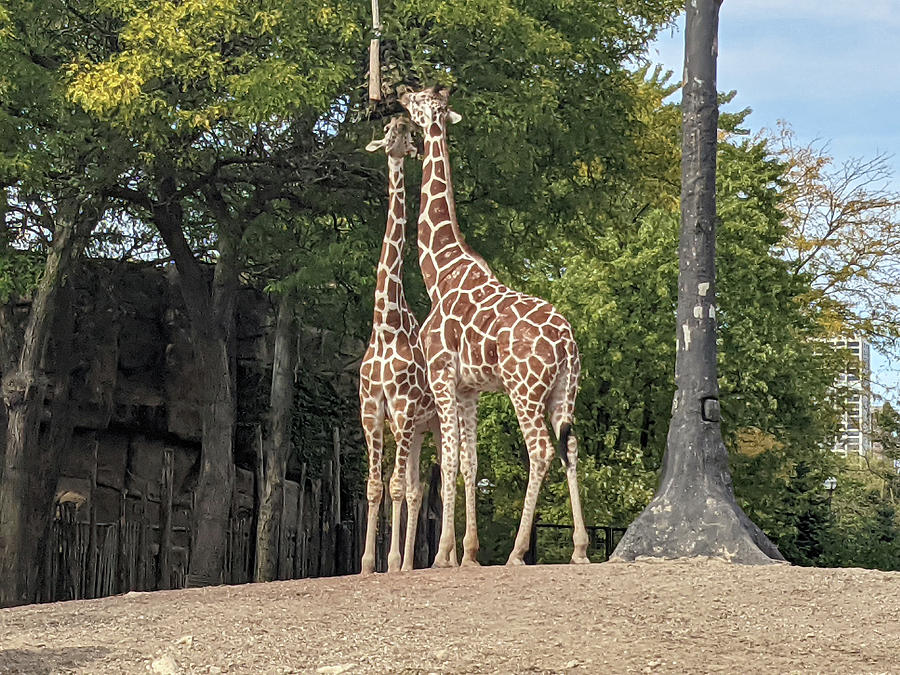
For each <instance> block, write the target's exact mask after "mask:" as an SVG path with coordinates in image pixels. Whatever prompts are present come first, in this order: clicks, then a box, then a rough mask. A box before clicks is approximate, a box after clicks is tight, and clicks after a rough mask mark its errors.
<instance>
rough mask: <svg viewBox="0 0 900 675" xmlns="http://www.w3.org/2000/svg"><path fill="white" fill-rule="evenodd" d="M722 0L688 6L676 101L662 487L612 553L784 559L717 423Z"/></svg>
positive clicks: (628, 557)
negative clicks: (678, 126)
mask: <svg viewBox="0 0 900 675" xmlns="http://www.w3.org/2000/svg"><path fill="white" fill-rule="evenodd" d="M720 6H721V0H695V1H692V2H690V3H688V4H687V7H686V9H687V27H686V30H685V72H684V80H685V85H684V94H683V100H682V115H683V141H682V162H681V173H682V186H681V222H682V226H681V238H680V242H679V259H680V265H679V274H678V309H677V324H676V325H677V326H678V335H677V337H678V350H677V352H676V357H675V384H676V388H677V391H676V393H675V399H674V401H673V404H672V420H671V424H670V427H669V434H668V438H667V447H666V453H665V457H664V458H663V469H662V476H661V478H660V484H659V489H658V490H657V493H656V495H655V496H654V498H653V500H652V501H651V502H650V504H649V505H648V506H647V508H646V509H645V510H644V512H643V513H641V515H640V516H639V517H638V518H637V519H636V520H635V521H634V522H633V523H632V524H631V526H630V527H629V528H628V531H627V532H626V533H625V535H624V536H623V537H622V540H621V541H620V542H619V545H618V546H617V547H616V550H615V552H614V554H613V556H612V557H613V559H618V560H634V559H635V558H637V557H639V556H649V557H655V558H682V557H694V556H711V557H716V558H722V559H725V560H728V561H731V562H737V563H745V564H767V563H771V562H774V561H781V560H784V558H783V557H782V556H781V554H780V553H779V551H778V549H777V548H776V547H775V545H774V544H772V542H770V541H769V539H768V538H767V537H766V535H765V534H763V532H762V531H761V530H760V529H759V528H758V527H757V526H756V525H754V524H753V523H752V522H751V521H750V519H749V518H748V517H747V516H746V515H745V514H744V512H743V511H742V510H741V508H740V506H738V504H737V503H736V502H735V499H734V490H733V488H732V483H731V475H730V473H729V470H728V452H727V450H726V449H725V445H724V443H723V441H722V434H721V429H720V425H719V420H720V415H719V388H718V382H717V374H716V320H715V298H716V292H715V272H716V270H715V236H716V192H715V190H716V146H717V135H716V130H717V124H718V115H719V113H718V103H717V92H716V56H717V49H718V47H717V37H716V35H717V31H718V16H719V7H720Z"/></svg>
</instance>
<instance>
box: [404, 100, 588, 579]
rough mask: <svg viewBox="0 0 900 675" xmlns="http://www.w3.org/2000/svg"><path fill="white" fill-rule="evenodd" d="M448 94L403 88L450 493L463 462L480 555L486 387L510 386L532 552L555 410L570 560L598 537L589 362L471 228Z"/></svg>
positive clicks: (467, 552) (471, 537) (441, 550)
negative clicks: (503, 275) (497, 268)
mask: <svg viewBox="0 0 900 675" xmlns="http://www.w3.org/2000/svg"><path fill="white" fill-rule="evenodd" d="M448 98H449V93H448V91H447V90H441V89H436V88H434V87H432V88H429V89H425V90H423V91H419V92H414V93H413V92H408V93H406V94H404V95H403V96H401V98H400V103H401V105H402V106H403V107H404V108H405V109H406V111H407V112H408V113H409V116H410V118H411V119H412V121H413V122H414V123H415V124H416V125H418V126H419V127H421V128H422V130H423V131H424V133H425V159H424V165H423V173H422V195H421V203H420V205H419V208H420V211H419V227H418V248H419V265H420V267H421V268H422V276H423V278H424V280H425V286H426V287H427V289H428V294H429V296H430V298H431V303H432V308H431V312H430V314H429V315H428V317H427V318H426V319H425V322H424V323H423V324H422V330H421V333H420V339H421V341H422V346H423V349H424V350H425V358H426V361H427V364H428V378H429V381H430V384H431V389H432V392H433V394H434V397H435V403H436V405H437V410H438V417H439V420H440V430H441V437H442V446H441V465H442V474H443V476H442V491H443V502H444V504H453V503H454V500H455V495H456V473H457V470H461V472H462V474H463V481H464V483H465V496H466V533H465V537H464V539H463V549H464V550H463V560H462V564H463V565H477V564H478V562H477V560H476V554H477V552H478V532H477V525H476V517H475V487H476V473H477V470H478V460H477V455H476V449H475V442H476V433H475V432H476V416H477V405H478V396H479V394H480V393H481V392H483V391H501V390H502V391H505V392H506V393H507V394H508V395H509V397H510V399H511V400H512V403H513V406H514V408H515V410H516V416H517V418H518V421H519V427H520V428H521V430H522V435H523V436H524V438H525V443H526V445H527V448H528V458H529V473H528V488H527V491H526V493H525V503H524V506H523V508H522V518H521V521H520V523H519V530H518V533H517V534H516V540H515V545H514V547H513V550H512V552H511V553H510V555H509V559H508V560H507V564H508V565H521V564H523V563H524V560H523V558H524V555H525V553H526V552H527V550H528V544H529V539H530V536H531V526H532V522H533V520H534V509H535V505H536V503H537V496H538V492H539V490H540V486H541V482H542V481H543V479H544V476H545V475H546V473H547V469H548V468H549V465H550V461H551V459H552V458H553V442H552V441H551V438H550V434H549V432H548V430H547V423H546V421H545V416H546V415H547V414H548V413H549V416H550V424H551V425H552V427H553V431H554V433H555V435H556V437H557V439H558V448H559V455H560V459H561V460H562V463H563V465H564V468H565V471H566V478H567V481H568V486H569V497H570V500H571V505H572V518H573V521H574V525H575V531H574V535H573V542H574V552H573V554H572V559H571V561H572V562H574V563H587V562H590V561H589V560H588V558H587V555H586V552H587V543H588V537H587V531H586V529H585V527H584V518H583V516H582V512H581V500H580V497H579V494H578V478H577V474H576V471H575V467H576V462H577V456H578V449H577V443H576V441H575V437H574V436H573V435H572V434H571V425H572V416H573V412H574V407H575V395H576V392H577V389H578V378H579V375H580V373H581V362H580V359H579V355H578V346H577V345H576V343H575V339H574V337H573V334H572V328H571V326H570V325H569V323H568V321H566V319H565V318H564V317H563V316H562V315H561V314H560V313H559V312H558V311H557V310H556V309H555V308H554V307H553V306H552V305H551V304H550V303H548V302H545V301H544V300H541V299H539V298H534V297H531V296H528V295H525V294H523V293H519V292H517V291H514V290H512V289H510V288H508V287H507V286H505V285H503V284H502V283H500V281H499V280H498V279H497V278H496V277H495V276H494V274H493V272H492V271H491V269H490V268H489V267H488V265H487V263H486V262H485V261H484V259H483V258H482V257H481V256H480V255H478V253H476V252H475V251H474V249H472V247H471V246H469V245H468V244H467V243H466V241H465V239H464V237H463V236H462V234H461V232H460V230H459V225H458V223H457V220H456V208H455V203H454V198H453V185H452V182H451V178H450V160H449V156H448V145H447V125H448V123H449V124H455V123H456V122H458V121H459V120H460V119H461V117H460V115H458V114H457V113H455V112H454V111H452V110H450V109H449V107H448V105H447V102H448ZM457 451H458V452H457ZM453 521H454V514H453V509H452V508H444V512H443V520H442V529H441V540H440V545H439V547H438V554H437V558H436V559H435V566H437V567H444V566H447V565H448V564H451V561H450V560H449V551H450V548H451V543H452V541H453V540H454V537H455V535H454V523H453ZM454 557H455V554H454Z"/></svg>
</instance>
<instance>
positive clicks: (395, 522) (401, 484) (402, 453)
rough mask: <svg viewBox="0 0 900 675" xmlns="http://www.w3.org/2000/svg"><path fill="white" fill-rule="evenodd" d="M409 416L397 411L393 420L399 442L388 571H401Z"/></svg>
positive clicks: (392, 486)
mask: <svg viewBox="0 0 900 675" xmlns="http://www.w3.org/2000/svg"><path fill="white" fill-rule="evenodd" d="M408 420H409V418H408V417H406V415H405V414H404V413H402V412H399V413H396V414H395V417H394V418H392V420H391V430H392V432H393V434H394V440H395V441H396V443H397V453H396V455H395V456H394V473H393V475H391V482H390V492H391V506H392V509H391V548H390V551H389V552H388V572H399V571H400V563H401V562H402V560H401V558H400V517H401V514H402V511H403V499H404V498H405V497H406V471H407V461H408V459H409V448H410V445H411V443H412V440H413V429H411V428H410V424H409V421H408Z"/></svg>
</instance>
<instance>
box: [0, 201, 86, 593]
mask: <svg viewBox="0 0 900 675" xmlns="http://www.w3.org/2000/svg"><path fill="white" fill-rule="evenodd" d="M101 213H102V209H96V208H93V207H87V208H85V209H82V205H81V204H80V203H77V202H74V201H73V202H69V203H66V204H64V205H63V206H62V207H61V208H60V210H59V212H58V213H57V215H56V225H55V236H54V238H53V244H52V246H51V248H50V251H49V252H48V254H47V259H46V261H45V263H44V271H43V274H42V275H41V280H40V282H39V283H38V286H37V288H36V290H35V292H34V297H33V300H32V303H31V309H30V311H29V315H28V320H27V323H26V326H25V336H24V339H23V341H22V343H21V348H20V349H19V353H18V355H17V356H15V358H11V357H12V355H11V354H9V353H8V349H7V348H4V350H3V351H4V352H7V353H6V356H7V359H8V360H10V361H11V362H10V363H6V364H4V373H3V402H4V405H5V408H6V448H5V453H4V457H3V460H4V461H3V474H2V478H0V606H9V605H15V604H22V603H26V602H30V601H32V600H33V598H34V593H35V591H36V584H37V573H38V570H39V569H40V568H41V565H40V564H39V562H40V561H38V560H35V556H36V554H37V551H38V550H39V548H40V542H41V540H42V537H41V536H40V533H42V532H43V531H44V527H43V526H42V523H43V521H44V520H45V519H46V518H47V517H49V513H50V507H51V505H50V504H48V503H45V502H46V501H47V498H48V497H47V495H48V488H47V484H48V482H49V480H50V477H49V476H48V475H47V470H48V468H49V469H50V470H55V466H54V464H55V463H54V462H52V461H50V460H51V459H52V457H50V456H49V454H48V453H53V451H54V450H55V447H54V446H53V444H49V445H48V444H44V443H41V440H40V437H39V434H40V430H41V421H42V417H43V414H44V403H45V399H46V395H47V378H46V374H45V372H44V359H45V355H46V352H47V345H48V343H49V341H50V335H51V331H52V327H53V321H54V319H55V317H56V311H57V305H58V298H59V292H60V288H61V286H62V284H63V283H64V282H65V279H66V275H67V274H68V273H69V271H70V269H71V267H72V264H73V261H74V260H75V259H76V258H77V256H78V255H80V252H81V249H82V248H83V245H84V237H85V236H87V234H89V233H90V231H91V229H92V228H93V226H94V225H95V224H96V223H97V221H98V220H99V218H100V215H101ZM3 317H4V321H3V325H0V330H3V331H4V333H8V332H10V331H12V330H14V327H13V326H12V325H11V322H10V321H9V319H10V315H9V313H7V312H4V313H3ZM4 343H6V344H7V345H9V344H11V343H12V340H11V339H9V338H8V337H5V338H4ZM44 455H48V456H44ZM51 493H52V491H51ZM35 527H38V528H39V529H34V528H35ZM35 532H37V533H39V534H38V535H37V536H36V535H35Z"/></svg>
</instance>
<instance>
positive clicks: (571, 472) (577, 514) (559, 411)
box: [550, 392, 591, 564]
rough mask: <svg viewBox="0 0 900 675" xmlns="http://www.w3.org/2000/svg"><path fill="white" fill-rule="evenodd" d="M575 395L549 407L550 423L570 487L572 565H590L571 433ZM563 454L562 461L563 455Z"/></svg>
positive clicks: (576, 443)
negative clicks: (556, 439)
mask: <svg viewBox="0 0 900 675" xmlns="http://www.w3.org/2000/svg"><path fill="white" fill-rule="evenodd" d="M574 398H575V397H574V392H567V393H566V398H564V399H563V400H561V401H559V403H557V404H551V411H550V424H551V425H552V427H553V431H554V433H555V434H556V437H557V438H558V439H559V443H560V455H561V457H560V459H561V461H562V462H563V469H564V470H565V472H566V482H567V483H568V485H569V500H570V503H571V506H572V524H573V525H574V526H575V528H574V532H573V534H572V542H573V544H574V547H575V548H574V550H573V551H572V558H571V562H572V563H575V564H586V563H589V562H591V561H590V559H589V558H588V557H587V547H588V542H589V539H588V534H587V529H586V528H585V526H584V514H583V512H582V509H581V495H580V493H579V491H578V472H577V465H578V442H577V441H576V440H575V436H574V435H572V432H571V423H572V412H571V411H572V410H573V409H574V407H575V401H574ZM563 453H565V459H564V460H563V459H562V455H563Z"/></svg>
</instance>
